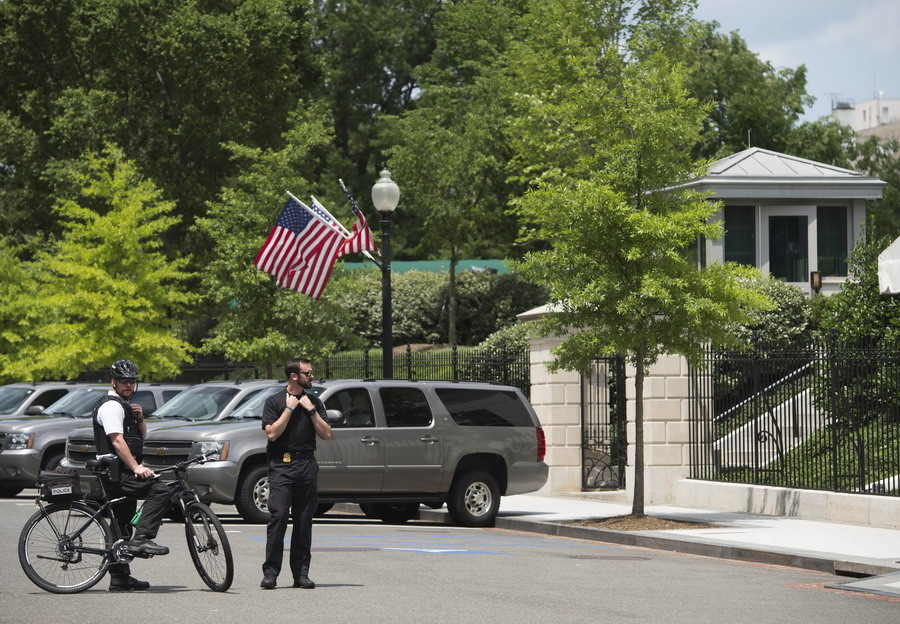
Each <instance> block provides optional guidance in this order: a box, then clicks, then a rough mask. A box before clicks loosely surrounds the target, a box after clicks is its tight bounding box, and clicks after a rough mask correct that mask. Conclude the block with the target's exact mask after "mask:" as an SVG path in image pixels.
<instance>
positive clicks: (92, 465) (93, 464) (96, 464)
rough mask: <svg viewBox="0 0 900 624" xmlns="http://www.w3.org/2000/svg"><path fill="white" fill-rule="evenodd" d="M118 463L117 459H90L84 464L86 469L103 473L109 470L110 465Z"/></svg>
mask: <svg viewBox="0 0 900 624" xmlns="http://www.w3.org/2000/svg"><path fill="white" fill-rule="evenodd" d="M114 461H116V458H115V457H102V458H100V459H89V460H87V461H86V462H84V467H85V468H87V469H88V470H90V471H91V472H101V471H103V470H106V469H107V468H109V466H110V464H112V463H113V462H114Z"/></svg>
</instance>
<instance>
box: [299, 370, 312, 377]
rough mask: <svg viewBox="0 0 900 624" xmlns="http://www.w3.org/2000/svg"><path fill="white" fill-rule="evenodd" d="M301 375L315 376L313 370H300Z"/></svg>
mask: <svg viewBox="0 0 900 624" xmlns="http://www.w3.org/2000/svg"><path fill="white" fill-rule="evenodd" d="M300 374H301V375H306V376H307V377H315V375H314V374H313V372H312V371H300Z"/></svg>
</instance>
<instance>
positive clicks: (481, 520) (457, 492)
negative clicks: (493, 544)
mask: <svg viewBox="0 0 900 624" xmlns="http://www.w3.org/2000/svg"><path fill="white" fill-rule="evenodd" d="M447 510H448V511H449V512H450V517H451V518H452V519H453V521H454V522H455V523H456V524H458V525H460V526H466V527H490V526H494V522H495V521H496V519H497V512H498V511H499V510H500V486H499V485H498V484H497V479H496V478H494V475H492V474H491V473H489V472H485V471H484V470H472V471H469V472H466V473H464V474H463V475H461V476H460V477H458V478H457V479H456V480H455V481H454V482H453V485H452V486H451V488H450V496H449V497H448V498H447Z"/></svg>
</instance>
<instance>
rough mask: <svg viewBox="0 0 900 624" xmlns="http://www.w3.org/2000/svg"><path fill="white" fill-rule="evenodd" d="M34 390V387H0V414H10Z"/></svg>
mask: <svg viewBox="0 0 900 624" xmlns="http://www.w3.org/2000/svg"><path fill="white" fill-rule="evenodd" d="M32 392H34V388H15V387H13V388H10V387H5V388H0V414H12V413H13V412H14V411H16V410H17V409H18V408H19V406H20V405H22V403H23V402H24V401H25V399H27V398H28V397H29V395H31V393H32Z"/></svg>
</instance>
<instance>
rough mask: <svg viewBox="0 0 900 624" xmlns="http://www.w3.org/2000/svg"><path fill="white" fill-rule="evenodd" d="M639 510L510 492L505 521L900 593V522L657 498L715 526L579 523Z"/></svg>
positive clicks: (443, 514) (666, 509)
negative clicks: (698, 505)
mask: <svg viewBox="0 0 900 624" xmlns="http://www.w3.org/2000/svg"><path fill="white" fill-rule="evenodd" d="M629 513H631V505H630V504H625V503H618V502H610V501H607V500H602V499H600V498H589V497H588V496H585V495H579V494H572V495H569V496H565V495H563V496H537V495H532V494H523V495H519V496H508V497H504V498H503V499H502V500H501V503H500V513H499V514H498V517H497V523H496V526H497V528H502V529H511V530H516V531H530V532H533V533H542V534H547V535H560V536H565V537H574V538H579V539H591V540H597V541H603V542H610V543H615V544H622V545H627V546H640V547H645V548H653V549H659V550H668V551H673V552H682V553H689V554H694V555H702V556H708V557H717V558H720V559H735V560H740V561H751V562H757V563H766V564H772V565H784V566H790V567H796V568H804V569H809V570H816V571H820V572H828V573H831V574H836V575H839V576H842V577H847V581H846V582H842V583H835V584H834V585H833V587H834V588H838V589H844V590H849V591H863V592H868V593H876V594H883V595H887V596H894V597H900V530H897V529H887V528H880V527H871V526H860V525H853V524H841V523H836V522H816V521H811V520H800V519H797V518H787V517H781V516H767V515H759V514H749V513H733V512H722V511H710V510H701V509H687V508H683V507H671V506H650V507H647V508H646V509H645V513H646V514H647V515H651V516H658V517H660V518H667V519H671V520H681V521H689V522H702V523H706V524H710V525H714V528H703V529H676V530H664V531H609V530H605V529H596V528H587V527H580V526H573V525H571V524H569V523H571V522H572V521H577V520H585V519H591V518H609V517H613V516H622V515H627V514H629ZM420 519H421V520H429V521H435V522H447V523H449V522H450V519H449V516H448V515H447V511H446V508H445V509H439V510H432V509H428V508H425V507H423V508H422V510H421V512H420Z"/></svg>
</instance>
